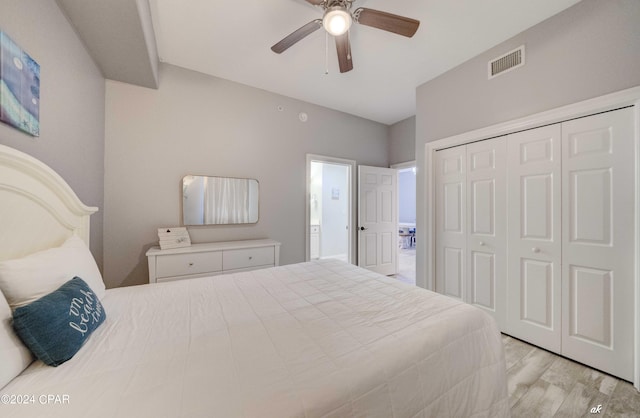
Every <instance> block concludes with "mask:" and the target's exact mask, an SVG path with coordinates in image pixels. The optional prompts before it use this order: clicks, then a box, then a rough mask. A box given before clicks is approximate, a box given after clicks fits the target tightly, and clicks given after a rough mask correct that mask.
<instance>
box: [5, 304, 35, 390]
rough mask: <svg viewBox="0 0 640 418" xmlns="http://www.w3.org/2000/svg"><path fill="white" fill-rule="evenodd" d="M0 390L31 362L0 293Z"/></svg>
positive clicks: (30, 357) (9, 309)
mask: <svg viewBox="0 0 640 418" xmlns="http://www.w3.org/2000/svg"><path fill="white" fill-rule="evenodd" d="M0 359H2V361H0V388H2V387H3V386H5V385H6V384H7V383H9V382H10V381H11V379H13V378H14V377H16V376H17V375H19V374H20V373H21V372H22V371H23V370H24V369H26V368H27V366H29V364H31V362H32V361H33V355H32V354H31V352H30V351H29V349H28V348H27V347H26V346H25V345H24V344H22V341H20V338H18V336H17V335H16V333H15V332H14V331H13V327H12V326H11V308H9V304H8V303H7V300H6V299H5V298H4V296H3V295H2V293H0Z"/></svg>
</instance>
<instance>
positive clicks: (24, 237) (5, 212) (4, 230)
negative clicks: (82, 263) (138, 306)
mask: <svg viewBox="0 0 640 418" xmlns="http://www.w3.org/2000/svg"><path fill="white" fill-rule="evenodd" d="M97 211H98V208H95V207H88V206H86V205H84V204H83V203H82V202H81V201H80V199H78V196H76V194H75V193H74V192H73V190H71V187H69V185H68V184H67V183H66V182H65V181H64V180H63V179H62V177H60V176H59V175H58V174H57V173H56V172H55V171H53V170H52V169H51V168H50V167H48V166H47V165H46V164H44V163H42V162H41V161H39V160H37V159H35V158H33V157H31V156H30V155H27V154H25V153H23V152H20V151H18V150H15V149H13V148H10V147H7V146H5V145H0V261H2V260H7V259H13V258H19V257H23V256H25V255H28V254H31V253H34V252H36V251H40V250H44V249H47V248H51V247H56V246H59V245H60V244H62V243H63V242H64V241H65V240H66V239H67V238H69V237H70V236H71V235H77V236H79V237H80V238H82V239H83V240H84V241H85V242H86V243H87V246H88V245H89V217H90V216H91V215H92V214H93V213H95V212H97Z"/></svg>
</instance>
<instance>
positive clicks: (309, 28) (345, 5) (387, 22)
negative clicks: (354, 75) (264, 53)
mask: <svg viewBox="0 0 640 418" xmlns="http://www.w3.org/2000/svg"><path fill="white" fill-rule="evenodd" d="M305 1H306V2H307V3H311V4H312V5H314V6H319V7H322V10H324V15H323V17H322V19H315V20H313V21H311V22H309V23H307V24H306V25H304V26H303V27H301V28H300V29H298V30H296V31H295V32H293V33H292V34H290V35H289V36H286V37H285V38H284V39H282V40H281V41H280V42H278V43H277V44H275V45H274V46H272V47H271V50H272V51H273V52H275V53H277V54H281V53H283V52H284V51H286V50H287V49H289V48H290V47H291V46H293V45H294V44H295V43H296V42H298V41H300V40H302V39H304V38H305V37H307V36H309V35H310V34H312V33H313V32H315V31H317V30H318V29H320V28H321V27H324V29H325V30H326V31H327V33H329V34H330V35H333V36H334V37H335V38H336V49H337V50H338V63H339V65H340V72H341V73H346V72H347V71H351V70H352V69H353V60H352V59H351V44H350V43H349V28H350V27H351V25H352V23H353V22H356V23H360V24H361V25H366V26H371V27H374V28H377V29H382V30H386V31H387V32H393V33H397V34H398V35H402V36H406V37H408V38H411V37H412V36H413V35H414V34H415V33H416V31H417V30H418V26H420V22H419V21H418V20H415V19H411V18H408V17H403V16H398V15H394V14H391V13H387V12H382V11H380V10H373V9H367V8H364V7H360V8H358V9H356V10H354V11H353V12H352V11H351V7H352V5H353V2H354V1H355V0H305Z"/></svg>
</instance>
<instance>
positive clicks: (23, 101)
mask: <svg viewBox="0 0 640 418" xmlns="http://www.w3.org/2000/svg"><path fill="white" fill-rule="evenodd" d="M0 121H2V122H4V123H6V124H9V125H11V126H13V127H16V128H18V129H22V130H23V131H25V132H27V133H28V134H31V135H33V136H40V65H38V63H37V62H35V61H34V60H33V59H32V58H31V57H30V56H29V54H27V53H26V52H24V51H23V50H22V48H20V47H19V46H18V45H17V44H16V43H15V42H13V40H12V39H11V38H10V37H9V36H8V35H7V34H6V33H4V32H0Z"/></svg>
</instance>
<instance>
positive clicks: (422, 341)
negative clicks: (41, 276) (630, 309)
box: [0, 146, 509, 418]
mask: <svg viewBox="0 0 640 418" xmlns="http://www.w3.org/2000/svg"><path fill="white" fill-rule="evenodd" d="M95 210H96V209H95V208H89V207H86V206H85V205H83V204H82V203H80V201H79V200H78V199H77V197H76V196H75V194H74V193H73V191H72V190H71V189H70V188H69V186H68V185H67V184H66V183H65V182H64V181H63V180H62V179H61V178H60V177H59V176H58V175H57V174H56V173H55V172H53V171H52V170H51V169H50V168H48V167H47V166H45V165H44V164H42V163H41V162H39V161H38V160H36V159H34V158H32V157H30V156H27V155H25V154H23V153H20V152H18V151H16V150H13V149H11V148H8V147H4V146H0V230H2V231H3V236H2V238H0V262H2V261H5V260H10V259H16V258H20V257H24V256H26V255H29V254H31V253H35V252H37V251H41V250H46V249H48V248H51V247H56V246H59V245H61V244H62V243H63V242H65V240H67V239H68V238H69V237H70V236H78V237H80V238H82V240H84V241H85V242H88V239H89V221H88V219H89V216H90V215H91V213H93V212H95ZM4 231H7V234H4ZM0 296H1V295H0ZM0 299H1V298H0ZM101 301H102V305H103V306H104V311H105V312H106V315H107V316H106V320H105V321H104V323H103V324H102V325H101V326H100V327H99V328H97V329H96V330H95V332H94V333H93V335H91V337H90V338H89V339H88V340H87V341H86V343H85V344H84V345H83V346H82V348H81V349H80V350H79V351H78V352H77V353H76V354H75V356H74V357H73V358H72V359H70V360H69V361H67V362H65V363H63V364H61V365H60V366H58V367H50V366H47V365H45V364H44V363H42V361H40V360H36V361H32V359H31V358H30V355H29V354H28V353H27V351H26V350H25V349H23V348H22V347H20V345H19V344H20V341H19V339H17V338H16V337H15V335H11V332H12V329H11V326H10V323H11V315H10V309H9V308H8V306H7V302H6V301H4V299H3V300H0V319H2V320H3V323H2V324H3V327H2V328H1V329H0V332H4V336H3V337H4V338H5V340H4V341H5V342H4V343H3V342H2V341H3V340H2V337H0V353H1V354H2V355H3V358H2V361H3V364H2V365H0V379H1V378H2V377H3V376H4V377H5V380H7V383H6V385H4V387H2V388H1V389H0V399H2V404H0V415H1V416H3V417H31V416H34V417H35V416H47V417H54V416H60V417H74V416H93V417H127V416H130V417H158V416H166V417H180V416H184V417H197V416H203V417H205V416H206V417H225V418H227V417H278V418H280V417H384V418H389V417H436V416H438V417H439V416H443V417H502V416H509V404H508V397H507V387H506V377H505V362H504V353H503V349H502V343H501V339H500V334H499V332H498V330H497V327H496V325H495V323H494V321H493V319H492V318H491V317H490V316H488V315H487V314H485V313H483V312H481V311H480V310H478V309H477V308H474V307H472V306H470V305H467V304H464V303H461V302H458V301H454V300H452V299H450V298H447V297H445V296H442V295H438V294H436V293H433V292H430V291H427V290H424V289H420V288H416V287H412V286H409V285H406V284H403V283H400V282H398V281H395V280H393V279H390V278H387V277H384V276H381V275H378V274H376V273H373V272H370V271H368V270H364V269H361V268H359V267H356V266H353V265H350V264H347V263H344V262H341V261H337V260H319V261H312V262H307V263H300V264H293V265H286V266H280V267H274V268H269V269H264V270H256V271H250V272H243V273H236V274H230V275H223V276H216V277H204V278H199V279H191V280H183V281H177V282H169V283H160V284H152V285H143V286H135V287H128V288H116V289H109V290H106V292H104V295H103V296H102V298H101ZM3 303H4V305H3ZM6 341H10V343H7V342H6ZM10 344H13V345H12V346H11V347H9V345H10ZM9 359H11V361H5V360H9ZM18 363H20V364H18ZM23 366H24V367H23ZM12 373H13V374H15V376H14V377H13V376H12ZM7 376H9V377H10V379H8V378H7ZM0 382H1V380H0Z"/></svg>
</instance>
